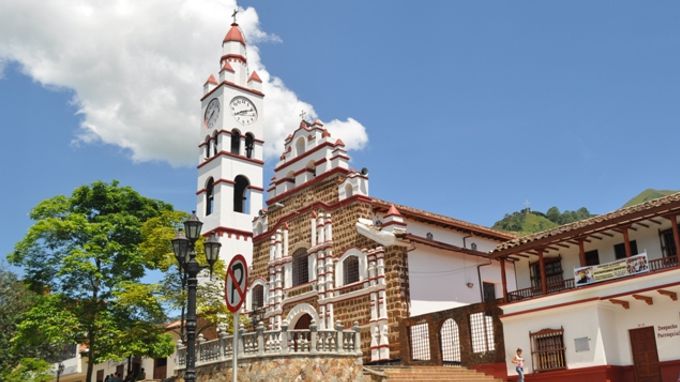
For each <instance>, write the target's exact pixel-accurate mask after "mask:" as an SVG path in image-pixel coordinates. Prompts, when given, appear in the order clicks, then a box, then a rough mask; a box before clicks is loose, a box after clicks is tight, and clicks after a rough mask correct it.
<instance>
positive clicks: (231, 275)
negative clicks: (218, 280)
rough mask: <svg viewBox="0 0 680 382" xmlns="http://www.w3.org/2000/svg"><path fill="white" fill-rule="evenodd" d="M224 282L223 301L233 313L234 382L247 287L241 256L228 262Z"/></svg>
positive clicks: (246, 272)
mask: <svg viewBox="0 0 680 382" xmlns="http://www.w3.org/2000/svg"><path fill="white" fill-rule="evenodd" d="M225 278H226V280H224V299H225V300H226V303H227V309H229V311H230V312H231V313H233V320H234V336H233V339H234V340H233V342H232V348H231V349H232V350H231V353H232V355H231V377H232V378H231V380H232V382H236V380H237V374H238V362H237V360H238V330H239V322H238V321H239V310H240V309H241V305H243V302H244V301H245V300H246V289H247V287H248V264H246V259H245V258H244V257H243V256H242V255H236V256H234V258H233V259H231V261H230V262H229V266H228V267H227V275H226V276H225Z"/></svg>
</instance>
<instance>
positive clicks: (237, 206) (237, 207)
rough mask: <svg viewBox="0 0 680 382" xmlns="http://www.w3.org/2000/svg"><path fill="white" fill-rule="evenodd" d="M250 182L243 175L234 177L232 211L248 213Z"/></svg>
mask: <svg viewBox="0 0 680 382" xmlns="http://www.w3.org/2000/svg"><path fill="white" fill-rule="evenodd" d="M249 186H250V182H249V181H248V178H246V177H245V176H243V175H238V176H237V177H236V178H235V179H234V211H236V212H242V213H244V214H248V213H250V203H249V202H250V201H249V199H250V198H249V196H250V190H249Z"/></svg>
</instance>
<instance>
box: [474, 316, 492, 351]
mask: <svg viewBox="0 0 680 382" xmlns="http://www.w3.org/2000/svg"><path fill="white" fill-rule="evenodd" d="M470 337H471V338H472V352H473V353H485V352H489V351H494V350H496V343H495V342H494V333H493V317H491V316H489V315H487V314H484V313H473V314H471V315H470Z"/></svg>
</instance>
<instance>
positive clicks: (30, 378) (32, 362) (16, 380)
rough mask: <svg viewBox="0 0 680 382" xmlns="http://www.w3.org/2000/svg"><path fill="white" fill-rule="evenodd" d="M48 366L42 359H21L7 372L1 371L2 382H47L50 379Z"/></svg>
mask: <svg viewBox="0 0 680 382" xmlns="http://www.w3.org/2000/svg"><path fill="white" fill-rule="evenodd" d="M50 371H51V370H50V364H49V363H47V361H45V360H43V359H38V358H22V359H21V360H19V363H18V364H17V365H16V366H14V367H12V368H11V369H9V370H3V374H2V381H3V382H47V381H50V380H51V379H52V377H53V376H52V373H51V372H50Z"/></svg>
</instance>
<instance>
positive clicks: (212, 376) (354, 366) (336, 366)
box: [179, 357, 370, 382]
mask: <svg viewBox="0 0 680 382" xmlns="http://www.w3.org/2000/svg"><path fill="white" fill-rule="evenodd" d="M237 377H238V381H239V382H303V381H304V382H312V381H314V382H317V381H318V382H321V381H323V382H350V381H357V382H362V381H370V378H368V377H366V378H365V377H364V376H363V372H362V363H361V359H358V358H355V357H299V358H262V359H258V360H241V361H239V365H238V376H237ZM231 378H232V375H231V362H221V363H216V364H212V365H205V366H199V367H198V368H197V378H196V380H197V382H230V381H231ZM179 381H182V382H184V379H183V378H181V377H180V378H179Z"/></svg>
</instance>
